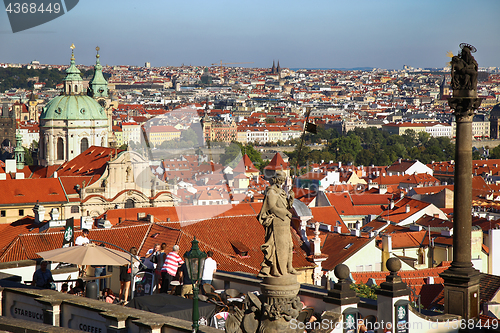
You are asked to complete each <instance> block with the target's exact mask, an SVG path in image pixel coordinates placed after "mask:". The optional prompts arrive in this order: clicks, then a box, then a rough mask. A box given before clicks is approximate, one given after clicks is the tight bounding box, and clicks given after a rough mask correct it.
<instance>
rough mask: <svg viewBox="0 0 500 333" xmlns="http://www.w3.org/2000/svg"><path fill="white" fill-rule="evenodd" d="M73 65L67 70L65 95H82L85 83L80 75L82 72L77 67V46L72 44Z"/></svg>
mask: <svg viewBox="0 0 500 333" xmlns="http://www.w3.org/2000/svg"><path fill="white" fill-rule="evenodd" d="M70 48H71V63H70V66H69V67H68V69H67V70H66V74H67V75H66V78H65V79H64V94H65V95H80V94H81V93H82V91H83V81H82V77H81V75H80V70H79V69H78V68H76V65H75V53H74V50H75V44H71V47H70Z"/></svg>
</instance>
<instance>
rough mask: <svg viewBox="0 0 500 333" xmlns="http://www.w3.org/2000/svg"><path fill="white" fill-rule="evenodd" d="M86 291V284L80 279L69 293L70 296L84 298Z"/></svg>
mask: <svg viewBox="0 0 500 333" xmlns="http://www.w3.org/2000/svg"><path fill="white" fill-rule="evenodd" d="M84 290H85V284H84V283H83V280H82V279H78V280H76V282H75V285H74V286H73V288H71V290H70V291H68V294H70V295H77V296H82V294H83V291H84Z"/></svg>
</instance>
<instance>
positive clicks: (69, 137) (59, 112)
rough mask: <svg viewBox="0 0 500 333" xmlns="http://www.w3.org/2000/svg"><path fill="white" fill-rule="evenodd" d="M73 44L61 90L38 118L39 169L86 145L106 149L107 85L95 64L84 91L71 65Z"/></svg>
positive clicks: (108, 131)
mask: <svg viewBox="0 0 500 333" xmlns="http://www.w3.org/2000/svg"><path fill="white" fill-rule="evenodd" d="M74 48H75V47H74V45H71V49H72V51H71V64H70V66H69V68H68V69H67V70H66V73H67V76H66V78H65V79H64V91H63V93H62V94H61V95H60V96H57V97H55V98H54V99H52V100H51V101H50V102H49V103H47V105H46V106H45V108H44V109H43V111H42V114H41V115H40V141H39V162H40V165H42V166H50V165H54V164H62V163H64V162H65V161H68V160H71V159H73V158H75V157H76V156H78V155H79V154H81V153H82V152H84V151H85V150H87V148H89V147H90V146H101V147H107V146H108V145H109V135H110V133H111V130H110V126H111V111H110V110H109V108H107V106H108V105H109V101H110V100H109V93H108V85H107V82H106V80H105V79H104V76H103V74H102V66H101V64H100V62H99V48H96V50H97V51H98V53H97V56H96V58H97V60H96V65H95V71H94V77H93V78H92V80H91V81H90V84H89V88H88V90H87V91H85V89H84V87H83V80H82V77H81V73H80V70H79V69H78V68H77V67H76V65H75V55H74Z"/></svg>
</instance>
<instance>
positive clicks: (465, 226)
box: [440, 90, 482, 320]
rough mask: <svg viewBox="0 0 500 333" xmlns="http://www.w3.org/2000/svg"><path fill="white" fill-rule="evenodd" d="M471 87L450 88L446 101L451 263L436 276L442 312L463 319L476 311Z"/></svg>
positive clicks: (475, 100)
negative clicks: (450, 117)
mask: <svg viewBox="0 0 500 333" xmlns="http://www.w3.org/2000/svg"><path fill="white" fill-rule="evenodd" d="M481 101H482V99H481V98H477V93H476V91H475V90H454V91H453V97H452V98H450V99H449V100H448V103H449V105H450V107H451V108H452V109H454V110H455V118H456V123H457V135H456V151H455V189H454V192H455V195H454V200H453V218H454V220H453V224H454V226H453V262H452V263H451V267H450V268H449V269H447V270H446V271H444V272H443V273H442V274H440V276H441V277H442V278H443V279H444V304H445V308H444V311H445V313H449V314H456V315H460V316H462V318H463V319H465V320H468V319H469V318H474V317H477V316H478V314H479V280H480V273H479V271H477V270H475V269H474V268H473V267H472V261H471V227H472V213H471V211H472V118H473V117H474V111H475V110H476V109H477V108H478V107H479V105H481Z"/></svg>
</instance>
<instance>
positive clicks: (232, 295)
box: [225, 289, 241, 298]
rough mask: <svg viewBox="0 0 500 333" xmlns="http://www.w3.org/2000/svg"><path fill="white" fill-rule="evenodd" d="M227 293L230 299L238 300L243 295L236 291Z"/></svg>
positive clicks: (228, 290) (227, 291)
mask: <svg viewBox="0 0 500 333" xmlns="http://www.w3.org/2000/svg"><path fill="white" fill-rule="evenodd" d="M225 293H226V295H227V297H229V298H236V297H240V296H241V293H240V292H239V291H238V290H236V289H226V290H225Z"/></svg>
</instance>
